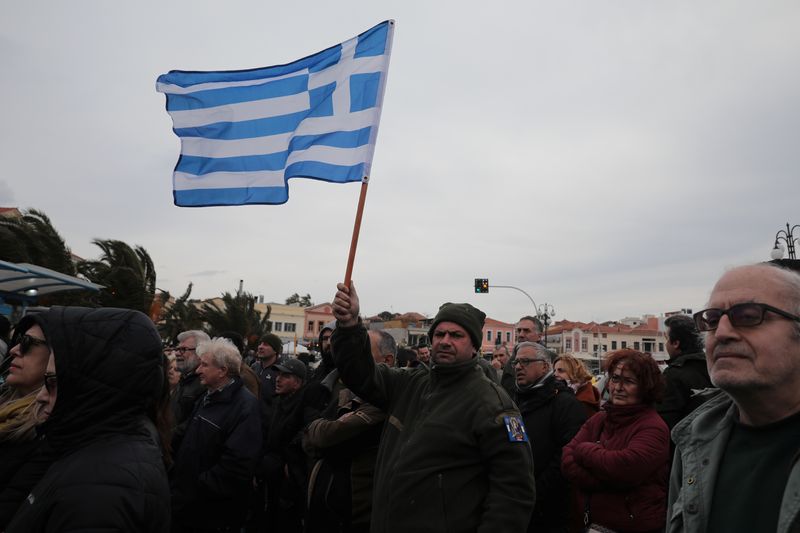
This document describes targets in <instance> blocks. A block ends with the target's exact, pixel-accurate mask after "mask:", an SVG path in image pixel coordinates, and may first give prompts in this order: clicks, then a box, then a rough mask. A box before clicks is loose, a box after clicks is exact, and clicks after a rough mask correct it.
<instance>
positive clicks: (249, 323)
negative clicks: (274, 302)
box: [200, 292, 272, 345]
mask: <svg viewBox="0 0 800 533" xmlns="http://www.w3.org/2000/svg"><path fill="white" fill-rule="evenodd" d="M255 305H256V298H255V296H253V295H252V294H250V293H247V292H242V293H238V294H231V293H229V292H226V293H225V294H223V295H222V306H219V305H217V304H216V303H215V302H205V303H203V306H202V308H201V309H200V316H201V318H202V319H203V321H204V322H205V324H206V331H207V332H208V334H209V335H211V336H212V337H213V336H218V335H219V334H220V333H223V332H225V331H235V332H236V333H239V334H240V335H241V336H242V337H244V339H245V341H246V342H247V344H248V345H252V344H253V343H254V342H255V341H256V340H257V339H259V338H260V337H261V336H262V335H264V334H265V333H268V332H269V331H270V329H271V327H270V326H271V324H270V323H269V315H270V313H271V311H272V308H271V307H270V306H269V305H268V306H267V311H266V312H265V313H264V314H263V315H261V314H260V313H259V312H258V310H256V307H255Z"/></svg>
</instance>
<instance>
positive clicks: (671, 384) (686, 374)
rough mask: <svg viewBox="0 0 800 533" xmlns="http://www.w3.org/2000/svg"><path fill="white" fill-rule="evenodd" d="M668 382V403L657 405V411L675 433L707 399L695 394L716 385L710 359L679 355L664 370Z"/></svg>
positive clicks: (666, 397) (665, 401) (694, 354)
mask: <svg viewBox="0 0 800 533" xmlns="http://www.w3.org/2000/svg"><path fill="white" fill-rule="evenodd" d="M664 379H665V380H666V385H667V388H666V390H665V391H664V401H662V402H661V403H659V404H656V411H658V414H659V415H661V418H663V419H664V422H666V423H667V426H668V427H669V429H670V430H671V429H672V428H674V427H675V425H676V424H677V423H678V422H680V421H681V420H683V418H684V417H685V416H686V415H688V414H689V413H691V412H692V411H694V410H695V409H697V408H698V407H699V406H700V405H701V404H702V403H703V398H705V396H702V395H697V396H696V395H694V391H699V390H703V389H707V388H711V387H713V386H714V385H713V384H712V383H711V379H710V378H709V377H708V367H707V366H706V356H705V354H704V353H703V352H698V353H689V354H684V355H679V356H678V357H676V358H675V359H672V360H670V361H669V363H668V365H667V368H666V369H665V370H664Z"/></svg>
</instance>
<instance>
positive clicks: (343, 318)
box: [333, 282, 359, 328]
mask: <svg viewBox="0 0 800 533" xmlns="http://www.w3.org/2000/svg"><path fill="white" fill-rule="evenodd" d="M336 289H337V290H336V296H334V297H333V316H335V317H336V321H337V322H338V325H339V326H343V327H346V328H347V327H352V326H355V325H356V324H358V313H359V307H358V293H356V287H355V285H354V284H353V283H352V282H351V283H350V287H348V286H347V285H345V284H344V283H338V284H336Z"/></svg>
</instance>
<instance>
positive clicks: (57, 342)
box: [42, 307, 166, 451]
mask: <svg viewBox="0 0 800 533" xmlns="http://www.w3.org/2000/svg"><path fill="white" fill-rule="evenodd" d="M43 323H44V325H45V327H44V329H45V335H46V338H47V340H48V342H49V344H50V346H51V348H52V350H53V355H54V356H55V364H56V375H57V376H58V397H57V399H56V403H55V406H54V407H53V412H52V414H51V415H50V418H49V419H48V420H47V422H45V423H44V425H43V428H42V429H43V431H44V433H45V434H46V435H47V438H48V440H49V441H50V442H51V444H52V445H53V446H55V447H56V448H58V449H60V450H61V451H66V450H68V449H71V448H73V447H75V446H79V445H81V444H84V443H86V442H89V441H91V440H93V439H95V438H97V437H99V436H102V435H108V434H113V433H131V432H136V430H137V429H139V428H140V427H141V420H142V417H144V416H145V415H146V414H147V413H148V412H152V411H154V410H155V405H156V404H157V402H158V401H159V399H160V398H161V397H162V395H163V394H164V389H165V387H166V376H165V374H164V356H163V354H162V348H161V338H160V337H159V335H158V333H157V332H156V329H155V327H154V326H153V323H152V322H151V321H150V319H149V318H147V316H145V315H144V314H142V313H140V312H139V311H133V310H130V309H114V308H101V309H89V308H83V307H53V308H51V309H50V310H49V311H48V312H47V313H45V314H44V316H43Z"/></svg>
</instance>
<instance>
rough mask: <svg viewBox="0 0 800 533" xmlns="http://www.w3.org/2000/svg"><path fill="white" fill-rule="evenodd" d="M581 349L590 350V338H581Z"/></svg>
mask: <svg viewBox="0 0 800 533" xmlns="http://www.w3.org/2000/svg"><path fill="white" fill-rule="evenodd" d="M581 351H582V352H588V351H589V340H588V339H581Z"/></svg>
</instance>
